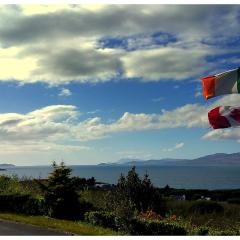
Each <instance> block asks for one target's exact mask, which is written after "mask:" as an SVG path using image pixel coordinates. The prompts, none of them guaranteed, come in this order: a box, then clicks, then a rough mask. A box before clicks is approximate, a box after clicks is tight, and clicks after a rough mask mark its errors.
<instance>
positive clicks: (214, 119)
mask: <svg viewBox="0 0 240 240" xmlns="http://www.w3.org/2000/svg"><path fill="white" fill-rule="evenodd" d="M219 108H220V107H216V108H214V109H212V110H211V111H209V112H208V120H209V123H210V124H211V125H212V127H213V128H214V129H218V128H228V127H231V125H230V123H229V122H228V120H227V119H226V118H225V117H223V116H221V115H220V114H219Z"/></svg>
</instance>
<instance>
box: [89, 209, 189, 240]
mask: <svg viewBox="0 0 240 240" xmlns="http://www.w3.org/2000/svg"><path fill="white" fill-rule="evenodd" d="M85 220H86V221H87V222H89V223H91V224H93V225H99V226H102V227H108V228H111V229H113V230H115V231H122V232H126V233H128V234H131V235H169V236H170V235H186V231H185V229H184V228H183V227H181V226H178V225H177V224H169V223H166V222H161V221H149V220H141V219H139V218H133V219H131V221H129V222H127V221H126V220H125V219H124V218H120V217H117V216H116V215H115V214H113V213H109V212H103V211H95V212H88V213H86V214H85Z"/></svg>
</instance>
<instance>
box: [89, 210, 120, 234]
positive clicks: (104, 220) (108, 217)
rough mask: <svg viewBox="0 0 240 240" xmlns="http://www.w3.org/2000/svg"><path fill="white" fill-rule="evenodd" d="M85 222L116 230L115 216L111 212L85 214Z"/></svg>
mask: <svg viewBox="0 0 240 240" xmlns="http://www.w3.org/2000/svg"><path fill="white" fill-rule="evenodd" d="M85 221H87V222H89V223H91V224H93V225H98V226H102V227H108V228H111V229H114V230H118V227H117V226H116V216H115V215H114V214H113V213H111V212H104V211H92V212H87V213H85Z"/></svg>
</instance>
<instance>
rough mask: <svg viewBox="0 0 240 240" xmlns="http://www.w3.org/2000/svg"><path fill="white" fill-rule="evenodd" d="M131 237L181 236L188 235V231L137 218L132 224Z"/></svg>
mask: <svg viewBox="0 0 240 240" xmlns="http://www.w3.org/2000/svg"><path fill="white" fill-rule="evenodd" d="M130 233H131V235H162V236H173V235H174V236H181V235H187V232H186V230H185V229H184V228H183V227H181V226H178V225H177V224H173V223H166V222H163V221H153V220H152V221H149V220H148V221H145V220H141V219H138V218H135V219H133V220H132V222H131V232H130Z"/></svg>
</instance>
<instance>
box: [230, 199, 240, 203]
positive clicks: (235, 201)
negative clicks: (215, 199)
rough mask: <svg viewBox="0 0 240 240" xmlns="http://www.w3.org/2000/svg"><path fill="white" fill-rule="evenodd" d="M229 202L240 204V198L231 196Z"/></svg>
mask: <svg viewBox="0 0 240 240" xmlns="http://www.w3.org/2000/svg"><path fill="white" fill-rule="evenodd" d="M227 202H228V203H233V204H240V199H239V198H230V199H228V201H227Z"/></svg>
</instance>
